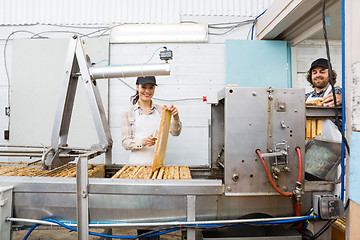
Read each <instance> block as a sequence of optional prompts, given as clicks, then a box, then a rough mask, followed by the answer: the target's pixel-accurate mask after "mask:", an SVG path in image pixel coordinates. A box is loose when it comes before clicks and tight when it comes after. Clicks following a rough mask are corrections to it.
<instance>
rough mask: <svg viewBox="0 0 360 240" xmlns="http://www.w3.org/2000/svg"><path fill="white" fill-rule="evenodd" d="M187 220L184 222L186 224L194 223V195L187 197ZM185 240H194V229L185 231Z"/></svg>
mask: <svg viewBox="0 0 360 240" xmlns="http://www.w3.org/2000/svg"><path fill="white" fill-rule="evenodd" d="M186 205H187V211H186V213H187V218H186V220H187V221H188V222H191V221H195V220H196V214H195V211H196V196H195V195H189V196H187V204H186ZM187 239H190V240H195V229H190V228H189V229H188V230H187Z"/></svg>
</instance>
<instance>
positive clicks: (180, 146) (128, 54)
mask: <svg viewBox="0 0 360 240" xmlns="http://www.w3.org/2000/svg"><path fill="white" fill-rule="evenodd" d="M161 46H163V45H161V44H147V45H140V44H112V45H111V56H110V58H111V62H112V63H114V64H115V63H116V64H126V63H142V62H146V61H147V60H148V58H149V57H150V56H151V55H152V54H153V52H154V51H155V50H156V49H158V48H159V47H161ZM166 46H167V48H168V49H171V50H172V51H173V55H174V59H173V60H170V61H169V62H170V68H171V74H170V76H159V77H157V80H158V85H159V86H158V87H157V88H156V92H155V97H156V98H160V99H163V100H169V101H160V100H154V101H155V102H156V103H158V104H161V105H169V104H173V105H175V106H176V107H178V108H179V111H180V118H181V121H182V123H183V130H182V133H181V135H180V136H179V137H169V143H168V149H167V155H166V156H167V157H166V159H165V163H166V164H185V165H204V164H207V163H208V122H209V118H210V106H209V105H208V104H206V103H204V102H203V101H202V97H203V96H206V95H208V94H209V93H210V92H216V91H218V90H220V89H221V88H223V87H224V84H225V44H167V45H166ZM139 61H140V62H139ZM158 62H160V59H159V57H158V54H155V57H154V58H153V61H152V63H158ZM135 79H136V78H127V79H123V80H124V81H125V82H126V83H128V84H130V85H131V86H132V87H135ZM134 93H135V92H134V91H133V90H132V89H131V88H129V87H128V86H126V85H125V84H124V83H122V82H121V81H120V80H118V79H112V80H111V81H110V92H109V97H110V103H109V106H110V108H109V110H110V112H109V114H110V127H111V133H112V136H113V139H114V148H113V159H114V161H116V162H127V153H126V152H125V150H124V149H123V148H122V147H121V141H120V140H121V121H120V119H121V113H122V112H123V111H124V110H126V109H127V108H128V107H129V106H130V101H129V100H130V96H131V95H133V94H134ZM182 99H194V100H182ZM171 100H174V101H171Z"/></svg>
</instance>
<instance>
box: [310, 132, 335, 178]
mask: <svg viewBox="0 0 360 240" xmlns="http://www.w3.org/2000/svg"><path fill="white" fill-rule="evenodd" d="M340 162H341V143H340V142H332V141H322V140H318V139H311V140H308V141H307V143H306V154H305V172H306V174H308V175H309V176H308V178H309V179H311V178H316V180H327V181H333V182H336V181H337V168H338V166H339V164H340Z"/></svg>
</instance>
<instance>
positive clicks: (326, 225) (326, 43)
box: [311, 0, 350, 240]
mask: <svg viewBox="0 0 360 240" xmlns="http://www.w3.org/2000/svg"><path fill="white" fill-rule="evenodd" d="M322 26H323V32H324V41H325V47H326V56H327V60H328V68H329V78H330V85H331V88H332V94H333V99H334V108H335V116H336V125H337V127H338V129H339V131H340V133H341V137H342V140H343V143H344V144H345V146H346V150H347V151H348V154H349V155H350V147H349V144H348V142H347V139H346V138H345V136H344V132H343V130H342V129H340V126H339V125H340V124H339V113H338V109H337V103H336V94H335V88H334V81H333V78H332V66H331V62H330V51H329V43H328V38H327V32H326V23H325V0H322ZM344 74H345V73H344V72H343V75H344ZM343 87H344V86H343ZM343 111H344V108H343ZM343 124H344V123H343ZM343 174H344V168H343V169H342V175H343ZM347 206H348V204H347ZM346 208H347V207H346ZM335 221H336V219H333V220H331V221H328V222H327V223H326V224H325V225H324V226H323V227H322V228H321V229H320V230H319V231H318V232H317V233H316V234H314V236H313V237H312V238H311V240H313V239H317V238H318V237H320V236H321V235H322V234H323V233H324V232H326V231H327V230H328V229H329V227H330V226H331V224H332V223H333V222H335Z"/></svg>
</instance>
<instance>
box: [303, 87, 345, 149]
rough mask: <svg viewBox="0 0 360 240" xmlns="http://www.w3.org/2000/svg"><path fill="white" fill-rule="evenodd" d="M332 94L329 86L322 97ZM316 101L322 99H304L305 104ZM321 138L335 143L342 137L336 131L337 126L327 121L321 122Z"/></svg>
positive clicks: (310, 97)
mask: <svg viewBox="0 0 360 240" xmlns="http://www.w3.org/2000/svg"><path fill="white" fill-rule="evenodd" d="M331 92H332V87H331V85H329V86H328V87H327V88H326V90H325V93H324V96H326V95H328V94H330V93H331ZM317 99H323V98H322V97H312V96H311V95H310V96H309V97H308V98H307V99H306V102H311V101H314V100H317ZM322 137H323V138H325V139H326V140H331V141H337V142H341V140H342V137H341V133H340V131H339V130H338V128H337V126H336V125H335V124H334V123H333V122H332V121H331V120H329V119H326V120H323V132H322Z"/></svg>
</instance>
